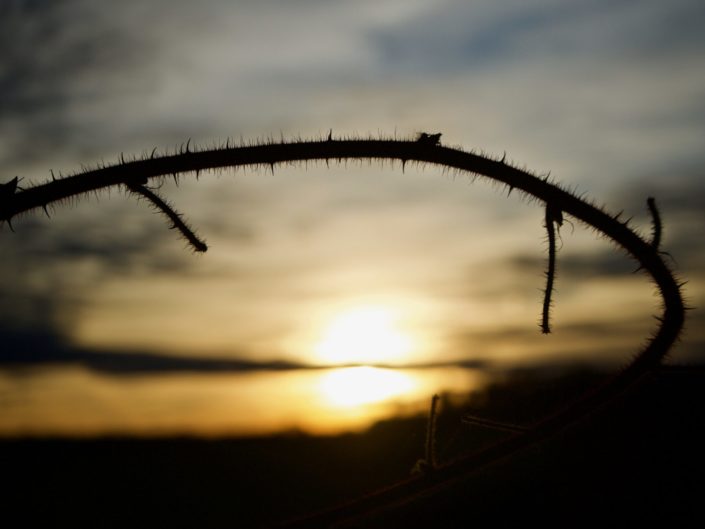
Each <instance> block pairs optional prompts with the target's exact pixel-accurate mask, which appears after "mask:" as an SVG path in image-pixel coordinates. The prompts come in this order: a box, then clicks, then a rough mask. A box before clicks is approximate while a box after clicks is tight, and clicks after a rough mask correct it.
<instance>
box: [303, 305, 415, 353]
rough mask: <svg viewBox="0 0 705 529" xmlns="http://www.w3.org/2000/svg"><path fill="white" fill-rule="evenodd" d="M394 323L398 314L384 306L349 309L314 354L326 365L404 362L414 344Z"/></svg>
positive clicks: (338, 318)
mask: <svg viewBox="0 0 705 529" xmlns="http://www.w3.org/2000/svg"><path fill="white" fill-rule="evenodd" d="M397 322H398V315H397V314H396V313H395V312H394V311H392V310H391V309H389V308H386V307H379V306H366V307H359V308H356V309H352V310H349V311H347V312H344V313H342V314H339V315H338V316H337V317H336V318H334V319H333V321H332V322H330V324H329V325H328V327H327V328H326V329H325V331H324V334H323V338H322V339H321V341H320V342H319V343H318V345H317V346H316V349H315V350H316V354H317V355H318V357H319V358H321V359H322V360H324V361H326V362H331V363H339V364H340V363H354V364H364V363H385V362H391V361H397V360H403V359H404V358H405V357H407V356H408V354H409V352H410V351H411V350H412V346H413V342H412V339H411V337H410V336H409V335H408V334H406V333H404V332H403V331H402V330H401V329H400V328H399V326H398V323H397Z"/></svg>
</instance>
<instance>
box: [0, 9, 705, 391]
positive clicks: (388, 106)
mask: <svg viewBox="0 0 705 529" xmlns="http://www.w3.org/2000/svg"><path fill="white" fill-rule="evenodd" d="M704 23H705V6H703V4H702V2H699V1H697V0H673V1H670V2H663V1H660V0H646V1H638V2H637V1H628V0H624V1H615V0H609V1H607V0H605V1H598V0H593V1H587V0H585V1H578V0H576V1H571V2H565V1H558V0H530V1H527V0H506V1H489V0H487V1H484V0H480V1H472V2H466V1H461V0H438V1H435V2H428V1H424V2H421V1H416V0H393V1H380V0H375V1H364V0H361V1H355V2H347V1H341V2H321V1H317V0H297V1H287V2H273V1H266V0H265V1H246V0H241V1H237V2H233V1H225V0H203V1H201V2H197V3H194V2H186V1H183V0H171V1H168V2H167V1H163V0H155V1H152V2H141V1H139V2H138V1H133V0H125V1H122V2H108V1H102V0H101V1H96V0H91V1H88V0H84V1H81V0H76V1H71V0H66V1H59V2H40V1H34V0H25V1H17V0H6V1H3V2H2V3H0V182H6V181H9V180H10V179H11V178H13V177H14V176H19V177H21V178H23V180H22V181H21V183H20V185H21V186H24V187H28V186H31V185H32V184H33V183H41V182H44V181H46V180H47V179H48V178H49V175H50V170H53V171H54V172H55V173H57V174H58V173H59V172H61V173H63V174H68V173H71V172H75V171H78V170H80V169H81V167H82V166H91V165H93V164H96V163H99V162H101V161H106V162H112V161H116V160H117V158H118V156H119V155H120V153H125V155H126V156H130V155H137V156H139V155H142V154H144V153H149V152H151V150H152V149H153V148H154V147H157V148H158V149H159V150H160V151H162V152H166V151H168V150H170V149H171V150H173V149H174V148H176V147H178V146H179V145H180V144H182V143H183V142H185V141H186V140H188V139H190V140H191V142H192V144H197V145H201V146H204V147H208V146H210V145H213V144H214V143H219V142H221V141H223V140H224V139H225V138H233V139H234V140H235V141H240V138H242V139H243V140H244V141H250V140H256V139H257V138H267V137H275V138H279V137H280V136H282V135H283V136H284V137H287V138H292V137H298V136H301V137H303V138H316V137H319V136H321V135H326V134H327V133H328V131H329V130H330V129H332V130H333V134H334V135H335V136H345V135H356V134H357V135H363V136H367V135H372V136H379V135H395V134H396V135H398V136H408V137H413V136H414V135H415V134H416V133H418V132H421V131H428V132H442V133H443V136H442V141H443V143H444V144H447V145H458V146H461V147H463V148H465V149H468V150H470V149H474V150H477V151H480V152H486V153H488V154H490V155H492V156H500V157H501V156H502V155H503V153H505V152H506V153H507V159H508V160H511V161H512V162H513V163H515V164H517V165H519V166H522V167H528V168H529V169H531V170H533V171H535V172H537V173H546V172H548V171H550V172H551V175H552V176H553V177H554V178H555V179H556V180H557V181H559V182H561V183H564V184H566V185H568V186H571V187H572V188H575V189H577V190H578V191H580V192H584V193H586V194H587V196H589V197H591V198H592V199H594V200H595V201H596V202H598V203H600V204H604V205H605V207H606V208H607V209H608V210H610V211H614V212H618V211H620V210H624V211H625V215H627V216H634V221H635V223H636V225H638V226H641V227H642V231H643V233H645V234H648V232H649V229H650V227H649V217H648V213H647V210H646V199H647V197H649V196H654V197H656V200H657V203H658V204H659V205H660V209H661V214H662V217H663V220H664V224H665V233H664V240H663V247H664V249H665V250H667V251H668V252H669V253H670V254H671V255H672V259H671V258H668V259H669V260H670V261H671V262H672V263H673V266H674V268H675V269H676V270H677V271H678V274H679V275H680V277H682V278H684V279H687V280H689V284H688V285H687V287H686V289H685V293H686V297H687V299H688V300H689V302H690V303H691V304H692V305H695V306H696V307H700V306H703V304H705V274H703V272H702V270H703V269H704V268H703V267H704V266H705V253H703V244H702V234H703V232H704V229H705V215H704V214H703V211H704V207H705V170H704V169H703V167H704V164H703V162H704V161H705V148H704V147H705V36H704V35H703V31H702V27H703V25H704ZM161 192H162V194H163V195H164V196H167V197H168V198H169V199H170V200H172V201H173V202H174V203H175V205H176V207H177V208H178V209H179V210H180V211H181V212H183V213H185V214H186V216H187V217H188V219H189V220H190V222H191V223H192V224H193V225H194V226H196V227H197V230H198V232H199V234H200V235H202V236H203V237H204V238H205V239H206V240H207V241H208V243H209V246H210V250H209V251H208V252H207V253H206V254H205V255H202V256H201V255H199V256H195V255H193V254H192V253H191V252H190V251H188V250H184V243H183V241H180V240H179V239H178V238H177V237H176V235H175V234H174V232H172V231H169V230H167V229H166V225H165V223H164V222H163V220H162V219H161V218H159V217H158V216H157V215H155V214H154V213H153V212H152V211H151V210H150V208H149V207H148V206H147V205H146V204H144V203H142V202H138V201H136V200H134V198H131V197H127V196H125V195H124V194H123V193H122V192H120V191H117V190H113V191H112V192H111V193H105V194H101V195H100V196H99V197H97V198H90V199H86V200H82V201H80V202H78V203H71V204H63V205H59V206H57V207H56V208H54V209H53V210H50V213H51V215H52V216H51V218H50V219H48V218H46V217H45V216H44V215H43V213H41V212H35V213H34V214H31V215H28V216H25V217H23V218H22V219H17V220H16V221H14V222H13V226H14V228H15V233H12V232H11V231H10V230H9V229H8V227H7V225H4V226H3V227H2V230H1V231H0V247H1V248H2V259H0V339H1V340H2V342H3V353H2V355H0V358H1V359H2V362H3V363H4V364H5V365H6V366H7V367H5V368H2V369H1V370H2V372H3V375H2V377H1V380H0V386H2V389H3V391H4V393H3V395H5V397H3V398H6V399H8V398H9V397H7V395H12V394H13V393H12V392H13V391H16V389H17V386H16V385H14V384H15V382H16V377H17V376H18V375H16V372H15V367H12V368H11V367H9V366H10V365H12V366H16V365H17V363H23V362H24V361H25V360H26V359H27V358H32V359H33V361H35V360H36V362H38V363H40V364H41V363H42V362H44V361H48V360H47V358H48V357H50V356H51V355H54V356H52V357H51V359H52V360H56V359H57V358H63V357H66V358H69V357H70V358H73V359H74V360H75V358H76V355H77V354H79V352H80V355H79V356H80V358H81V359H82V362H84V363H85V364H86V365H87V366H93V367H95V365H97V363H96V362H95V361H94V359H95V357H92V356H91V355H99V354H103V355H105V354H112V355H115V354H124V355H125V356H124V358H126V359H127V358H132V360H131V361H132V362H134V363H135V365H134V369H135V370H137V371H139V370H140V369H142V368H143V367H144V366H143V363H140V361H137V360H135V358H137V357H136V356H134V355H136V354H137V353H139V354H140V355H142V356H139V359H142V360H144V358H152V357H151V356H150V355H161V357H162V358H163V357H166V356H168V357H170V358H171V359H172V363H173V361H176V360H177V359H184V358H188V359H192V358H199V359H203V358H219V359H231V360H232V359H247V360H251V361H270V360H287V361H295V362H308V363H321V362H323V363H325V362H326V360H330V359H331V358H332V357H328V358H326V357H325V354H324V353H323V352H322V350H323V349H324V348H323V346H322V345H321V344H322V343H324V342H325V340H326V339H327V337H329V335H330V333H331V332H333V330H332V329H335V325H336V322H337V324H340V322H341V321H346V320H345V318H346V317H348V318H350V317H352V318H353V319H354V315H355V314H358V315H359V314H364V311H367V313H366V314H367V315H368V316H369V315H370V314H372V315H374V314H377V315H380V314H382V315H383V319H384V318H387V319H388V320H390V321H392V320H393V324H394V329H396V330H397V331H398V332H399V335H400V336H403V337H404V338H405V339H406V340H407V344H406V346H405V348H403V349H404V350H403V352H400V353H399V355H397V357H395V356H394V354H392V353H393V349H394V347H391V346H390V345H389V342H387V343H386V345H380V344H379V343H378V344H374V343H369V344H366V347H368V349H369V350H368V355H367V356H361V357H359V358H357V360H361V361H365V362H367V361H373V360H375V359H377V358H378V359H379V360H380V361H382V362H385V361H393V362H401V363H404V362H436V361H447V360H484V361H508V362H530V361H533V360H535V361H545V360H551V361H555V360H560V361H572V360H596V361H601V360H605V359H607V360H609V361H611V362H614V363H615V364H618V365H619V364H621V363H624V362H626V361H627V360H628V359H629V358H631V357H632V355H633V354H634V353H635V352H636V351H637V350H638V347H639V345H640V344H641V343H643V341H644V339H645V338H646V337H647V336H648V334H649V332H650V331H651V330H653V328H654V324H655V322H654V320H653V318H652V317H651V316H652V315H653V314H656V313H657V312H658V299H657V298H656V297H655V296H654V293H653V288H652V286H651V285H650V284H649V282H648V281H647V280H646V278H644V277H643V276H641V275H639V274H632V273H631V272H632V270H633V269H634V263H633V262H631V261H629V260H628V259H626V258H625V257H624V255H622V254H621V253H620V252H619V251H618V250H616V249H615V248H614V247H612V246H611V245H610V244H609V243H608V242H606V241H604V240H601V239H598V238H597V237H596V236H595V234H594V233H593V232H591V231H590V230H586V229H585V228H584V227H583V226H581V225H575V226H571V225H570V224H568V223H566V224H565V225H564V226H563V228H562V231H561V235H562V242H561V244H562V246H561V249H560V253H559V261H558V267H559V268H558V270H559V272H558V284H557V289H558V293H557V296H556V299H555V321H554V329H555V332H554V334H553V335H551V336H549V337H546V336H541V335H540V333H539V330H538V326H537V321H538V316H539V312H540V300H541V292H540V290H541V288H542V280H543V276H542V274H543V268H544V266H545V259H546V256H545V251H546V243H545V235H544V231H543V228H542V217H543V213H542V211H541V208H540V207H537V205H536V204H531V203H527V202H526V201H522V200H521V199H520V198H518V197H514V196H512V197H509V198H507V197H506V196H505V193H504V192H503V191H502V190H501V189H497V188H494V187H493V186H492V185H490V184H488V183H487V182H484V181H476V182H472V181H471V180H470V179H468V178H466V177H454V176H453V175H447V174H444V173H443V171H441V170H439V169H436V168H433V167H425V168H408V167H407V170H406V171H405V172H404V173H403V174H402V172H401V169H400V167H398V166H393V165H390V164H385V165H384V166H379V165H376V164H372V165H370V164H367V163H362V164H356V163H349V164H342V165H339V166H337V165H332V166H331V168H330V169H328V168H326V167H325V165H311V166H309V167H292V168H288V169H287V168H282V169H278V170H275V172H274V174H271V172H262V171H259V172H258V171H238V172H228V171H225V172H223V173H221V174H219V175H204V176H203V177H202V178H201V179H200V181H198V182H196V181H195V179H194V178H193V175H188V176H185V177H184V178H183V179H182V181H181V182H180V185H179V186H178V187H177V186H176V185H174V183H173V182H165V183H164V185H163V187H162V188H161ZM569 220H570V219H569ZM375 311H377V312H375ZM346 315H347V316H346ZM351 315H353V316H351ZM690 316H691V317H690V320H689V325H688V331H687V333H686V335H685V337H684V340H683V342H682V343H681V344H680V345H679V346H678V348H677V350H676V351H675V352H674V354H673V355H672V359H673V361H678V362H692V361H698V360H699V361H702V360H703V359H705V353H704V352H703V351H705V349H704V346H705V332H703V331H702V330H699V328H700V329H702V328H703V327H705V325H703V324H704V323H705V321H704V320H705V316H703V312H702V310H695V311H693V312H692V313H691V314H690ZM341 318H342V320H341ZM380 343H381V342H380ZM376 348H379V349H380V350H379V351H377V350H376ZM129 353H132V354H133V356H132V357H129V355H128V354H129ZM350 354H351V355H352V354H353V353H350ZM62 355H63V356H62ZM71 355H73V356H71ZM375 355H379V356H378V357H377V356H375ZM385 355H386V356H385ZM92 358H93V360H92ZM101 358H103V359H104V358H105V357H101ZM342 360H351V361H354V360H356V358H354V356H351V357H343V358H342ZM126 361H127V360H126ZM167 364H168V362H165V364H164V365H165V369H166V368H167V367H166V366H167ZM52 365H54V364H52ZM169 365H171V364H169ZM24 380H26V379H24ZM13 388H14V389H13ZM0 393H1V392H0Z"/></svg>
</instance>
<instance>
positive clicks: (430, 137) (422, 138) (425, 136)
mask: <svg viewBox="0 0 705 529" xmlns="http://www.w3.org/2000/svg"><path fill="white" fill-rule="evenodd" d="M441 136H442V134H441V133H440V132H439V133H437V134H429V133H427V132H421V133H420V134H419V135H418V136H417V137H416V141H417V143H420V144H422V145H428V146H429V147H436V146H438V145H440V144H441Z"/></svg>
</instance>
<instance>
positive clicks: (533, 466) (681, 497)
mask: <svg viewBox="0 0 705 529" xmlns="http://www.w3.org/2000/svg"><path fill="white" fill-rule="evenodd" d="M600 378H601V375H599V374H596V373H589V372H578V373H572V374H570V375H562V376H561V377H559V378H556V377H549V376H548V375H546V374H545V373H543V374H538V373H524V374H520V375H517V376H515V377H513V378H512V379H511V381H508V382H507V383H505V384H503V385H500V386H496V387H493V388H492V389H491V390H489V391H488V392H486V393H485V394H483V395H480V396H479V398H478V396H477V395H476V396H475V398H474V399H473V400H471V401H469V403H468V404H465V405H460V404H456V405H452V404H451V403H450V402H448V401H445V402H443V403H442V404H443V406H442V413H441V416H440V418H439V424H438V435H437V437H438V455H439V459H440V460H441V461H443V460H449V459H451V458H452V457H454V456H455V455H457V454H458V453H460V452H462V451H464V450H468V449H470V450H472V449H477V448H478V447H481V446H483V445H487V444H490V443H493V442H494V441H496V440H497V439H499V438H501V437H502V436H503V435H507V434H504V433H501V432H498V431H492V430H486V429H483V428H480V427H477V426H467V425H463V424H461V422H460V416H461V415H462V413H465V412H468V411H471V412H472V413H474V414H476V415H482V416H484V417H487V418H492V419H495V420H502V421H508V422H514V423H515V424H516V423H523V424H527V423H529V422H531V421H532V420H535V419H537V418H539V417H540V416H541V414H543V413H545V412H546V411H548V410H549V409H551V408H555V407H556V406H558V405H560V404H561V403H563V402H565V401H566V400H567V399H569V398H571V397H572V396H574V395H575V394H576V393H577V392H579V390H580V389H581V388H584V387H586V386H589V385H591V384H593V383H594V382H596V381H598V380H599V379H600ZM470 404H472V405H470ZM425 430H426V420H425V418H423V417H420V418H416V419H404V420H401V419H400V420H394V421H387V422H384V423H380V424H378V425H376V426H375V427H373V428H372V429H371V430H370V431H368V432H366V433H365V434H350V435H341V436H337V437H326V438H324V437H309V436H304V435H297V434H294V433H292V434H289V435H282V436H278V437H268V438H248V439H225V440H198V439H188V438H170V439H113V438H111V439H95V440H66V439H63V440H62V439H33V440H29V439H25V440H4V441H0V472H1V474H0V479H1V480H2V481H1V483H2V485H1V486H2V489H3V491H2V496H0V502H1V503H0V507H1V511H0V512H1V513H2V515H1V516H2V520H0V525H2V526H3V527H47V526H51V525H57V524H59V525H70V526H73V527H150V528H157V527H203V528H208V527H236V528H240V527H260V526H270V525H274V524H276V523H278V522H280V521H282V520H287V519H290V518H292V517H297V516H301V515H305V514H307V513H310V512H312V511H316V510H318V509H321V508H324V507H326V506H330V505H333V504H336V503H339V502H342V501H345V500H349V499H351V498H355V497H357V496H359V495H361V494H364V493H365V492H368V491H370V490H374V489H376V488H379V487H382V486H385V485H389V484H391V483H394V482H395V481H398V480H400V479H404V478H406V477H407V476H408V475H409V473H410V471H411V469H412V468H413V467H414V464H415V462H416V461H417V460H418V459H419V458H420V457H422V456H423V451H424V436H425ZM10 520H12V523H8V522H9V521H10ZM525 525H530V526H534V525H539V526H543V527H546V526H551V527H576V526H591V527H698V528H702V527H705V370H703V369H688V370H668V371H666V372H664V373H662V374H660V375H659V376H657V377H654V378H653V379H651V380H650V381H648V382H647V383H645V384H643V385H642V386H641V387H639V388H638V389H636V390H634V391H632V392H630V393H629V394H627V395H625V396H624V397H623V398H621V399H620V400H619V402H617V403H615V404H614V405H613V406H611V407H610V408H608V409H605V410H601V411H600V412H598V413H595V414H594V415H593V416H592V417H591V418H590V419H589V420H587V421H584V422H582V423H581V424H579V425H577V426H575V427H572V428H570V429H568V430H567V431H565V432H563V433H562V434H561V435H559V436H557V437H555V438H553V439H551V440H549V441H547V442H544V443H542V444H541V445H538V446H534V447H532V448H530V449H528V450H525V451H523V452H521V453H518V454H515V455H513V456H512V457H509V458H506V459H504V460H502V461H500V462H497V463H495V464H493V465H491V466H489V467H486V468H484V469H482V470H480V471H478V472H475V473H474V474H472V475H470V476H468V477H466V478H465V479H464V480H462V481H460V482H458V483H456V484H454V485H452V486H450V487H445V488H444V489H442V490H441V491H439V492H437V493H436V494H431V495H426V496H424V497H421V498H415V499H410V500H409V501H406V502H404V503H403V504H402V505H396V506H390V507H389V508H386V509H382V510H379V511H376V512H374V513H369V514H368V515H366V516H364V517H363V518H361V519H356V520H352V521H349V522H347V523H346V524H345V526H346V527H405V528H407V527H410V528H429V527H472V526H475V527H477V526H480V527H486V526H499V527H512V526H525Z"/></svg>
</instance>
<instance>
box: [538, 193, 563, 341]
mask: <svg viewBox="0 0 705 529" xmlns="http://www.w3.org/2000/svg"><path fill="white" fill-rule="evenodd" d="M544 223H545V226H546V233H547V234H548V270H546V290H544V293H543V310H542V312H541V332H542V333H543V334H549V333H550V332H551V325H550V318H551V296H552V295H553V283H554V281H555V277H556V228H555V226H554V224H557V225H558V227H559V228H560V227H561V226H562V225H563V212H562V211H561V210H560V208H558V207H556V206H554V205H551V204H549V203H546V216H545V219H544Z"/></svg>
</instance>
